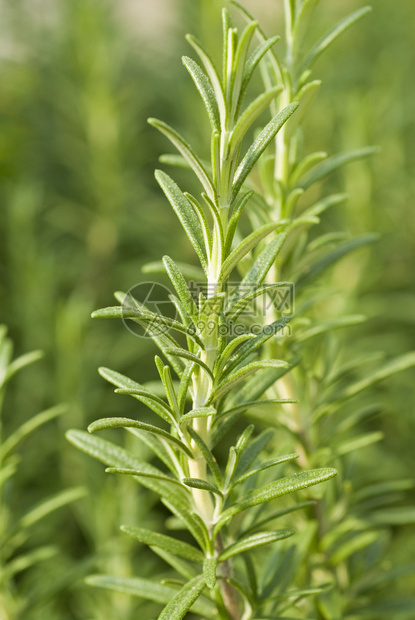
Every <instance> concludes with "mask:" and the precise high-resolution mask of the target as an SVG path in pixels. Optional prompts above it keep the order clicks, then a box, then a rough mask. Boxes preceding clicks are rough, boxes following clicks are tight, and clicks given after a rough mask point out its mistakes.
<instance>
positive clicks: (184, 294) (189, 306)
mask: <svg viewBox="0 0 415 620" xmlns="http://www.w3.org/2000/svg"><path fill="white" fill-rule="evenodd" d="M163 264H164V267H165V269H166V271H167V274H168V276H169V278H170V280H171V283H172V284H173V286H174V289H175V291H176V293H177V294H178V296H179V299H180V301H181V302H182V304H183V305H184V307H185V308H186V310H187V312H188V313H189V316H191V317H194V316H197V315H198V310H197V306H196V304H195V302H194V300H193V297H192V295H191V293H190V291H189V287H188V286H187V282H186V280H185V279H184V276H183V275H182V273H181V271H180V269H179V267H178V266H177V264H176V263H175V262H174V260H173V259H171V258H170V256H163Z"/></svg>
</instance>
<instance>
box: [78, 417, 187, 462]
mask: <svg viewBox="0 0 415 620" xmlns="http://www.w3.org/2000/svg"><path fill="white" fill-rule="evenodd" d="M109 428H138V429H140V430H142V431H147V432H148V433H154V434H155V435H159V436H160V437H162V438H163V439H165V440H166V441H168V442H170V443H172V444H174V445H175V446H176V447H178V448H179V449H180V450H181V451H182V452H184V454H186V455H187V456H189V457H190V458H193V455H192V453H191V451H190V450H189V448H188V447H187V446H186V445H185V444H184V443H183V442H182V441H180V439H178V438H177V437H175V436H174V435H171V434H170V433H168V432H167V431H165V430H163V429H162V428H158V426H153V425H152V424H145V423H144V422H139V421H138V420H131V419H130V418H102V419H101V420H96V421H95V422H92V424H90V425H89V426H88V432H89V433H95V432H97V431H102V430H106V429H109Z"/></svg>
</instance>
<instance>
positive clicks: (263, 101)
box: [229, 86, 282, 157]
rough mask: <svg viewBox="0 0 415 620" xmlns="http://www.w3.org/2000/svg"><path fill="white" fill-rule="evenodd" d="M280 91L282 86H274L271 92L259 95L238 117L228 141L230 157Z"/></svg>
mask: <svg viewBox="0 0 415 620" xmlns="http://www.w3.org/2000/svg"><path fill="white" fill-rule="evenodd" d="M281 91H282V86H275V87H274V88H272V89H271V90H268V91H266V92H265V93H262V94H261V95H259V96H258V97H257V98H256V99H255V100H254V101H253V102H252V103H251V104H250V105H249V106H248V107H247V109H246V110H245V111H244V113H243V114H242V115H241V116H240V117H239V119H238V122H237V123H236V125H235V127H234V129H233V131H232V135H231V138H230V141H229V146H230V157H232V156H233V154H234V153H235V151H236V150H237V149H238V147H239V146H240V143H241V142H242V140H243V138H244V137H245V134H246V133H247V131H248V129H249V128H250V126H251V125H252V123H253V122H254V121H255V120H256V119H257V118H258V116H259V115H260V114H261V113H262V112H263V111H264V110H265V109H266V108H267V107H268V105H269V104H270V102H271V101H272V100H273V99H275V97H277V96H278V95H279V94H280V93H281Z"/></svg>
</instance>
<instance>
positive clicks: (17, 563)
mask: <svg viewBox="0 0 415 620" xmlns="http://www.w3.org/2000/svg"><path fill="white" fill-rule="evenodd" d="M12 355H13V345H12V342H11V340H10V339H9V338H8V337H7V329H6V327H5V326H4V325H0V411H1V408H2V404H3V399H4V396H5V390H6V386H7V384H8V382H9V381H10V380H11V379H12V378H13V376H14V375H15V374H16V373H17V372H19V371H20V370H21V369H22V368H24V367H26V366H28V365H29V364H32V363H34V362H36V361H37V360H38V359H40V358H41V357H42V353H41V352H40V351H33V352H32V353H28V354H26V355H22V356H20V357H17V358H16V359H14V360H12ZM64 411H65V407H63V406H56V407H52V408H51V409H48V410H46V411H42V413H39V414H37V415H36V416H34V417H33V418H31V419H30V420H27V421H26V422H24V423H23V424H22V425H21V426H19V427H18V428H15V429H14V430H13V432H12V433H10V434H9V435H8V436H7V437H3V436H2V437H1V442H0V493H1V494H0V544H1V556H0V618H1V619H2V620H14V619H15V618H20V617H22V614H25V615H26V614H28V613H34V614H35V613H36V610H39V609H40V607H38V605H39V604H41V603H42V602H43V600H44V599H45V598H48V597H49V596H50V594H51V592H52V591H53V590H54V589H55V588H52V587H51V586H50V584H48V587H47V588H45V587H44V584H43V585H42V586H39V585H38V586H37V591H36V590H35V591H33V589H31V588H28V589H26V588H25V586H24V579H22V575H24V574H25V572H27V571H30V570H31V569H32V568H33V567H37V565H38V564H39V563H41V562H45V561H46V560H50V558H53V557H54V556H56V554H57V553H58V547H57V546H56V545H55V544H53V541H51V544H48V545H38V546H37V547H36V546H33V543H32V539H33V534H34V530H35V528H36V525H37V524H38V523H39V522H40V521H42V520H43V519H44V518H45V517H47V516H48V515H50V513H52V512H54V511H55V510H57V509H59V508H61V507H63V506H66V505H67V504H69V503H71V502H73V501H74V500H76V499H78V498H80V497H82V496H83V495H84V494H85V489H84V488H82V487H74V488H71V489H66V490H64V491H60V492H59V493H57V494H56V495H54V496H52V497H48V498H47V499H45V500H42V501H41V502H40V503H39V504H37V505H36V506H34V507H33V508H31V509H29V510H28V511H27V512H26V513H25V514H23V515H19V514H15V513H14V511H13V506H12V502H11V501H10V493H11V490H12V489H13V487H14V485H13V478H14V477H15V475H16V473H17V470H18V465H19V460H20V454H19V449H20V451H21V447H20V444H21V443H22V442H23V441H24V440H26V438H27V437H28V436H29V435H31V434H32V433H33V432H34V431H36V430H37V429H39V428H40V427H42V426H43V425H44V424H47V423H48V422H50V421H51V420H54V419H55V418H57V417H58V416H60V415H62V413H63V412H64ZM0 422H3V420H2V419H1V418H0ZM2 426H3V424H2V425H1V426H0V430H1V431H2ZM2 434H3V433H2ZM39 572H41V571H39ZM38 581H39V583H42V581H41V579H39V580H38ZM35 583H36V584H37V583H38V582H35ZM66 584H67V582H66V581H65V580H64V581H63V582H60V587H64V585H66ZM58 587H59V586H58ZM33 617H34V616H33Z"/></svg>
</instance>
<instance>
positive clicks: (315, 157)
mask: <svg viewBox="0 0 415 620" xmlns="http://www.w3.org/2000/svg"><path fill="white" fill-rule="evenodd" d="M327 157H328V155H327V153H325V152H324V151H316V152H315V153H309V154H308V155H306V156H305V157H304V159H302V160H301V161H300V162H299V163H298V164H297V166H296V167H295V168H294V170H293V172H292V174H291V176H290V185H291V186H295V185H296V184H297V183H298V182H299V181H300V180H301V177H302V176H303V175H305V174H306V173H307V172H308V171H309V170H310V169H311V168H314V166H315V165H316V164H319V163H320V162H321V161H323V160H325V159H327ZM300 185H301V183H300ZM302 189H303V191H304V188H302Z"/></svg>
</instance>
